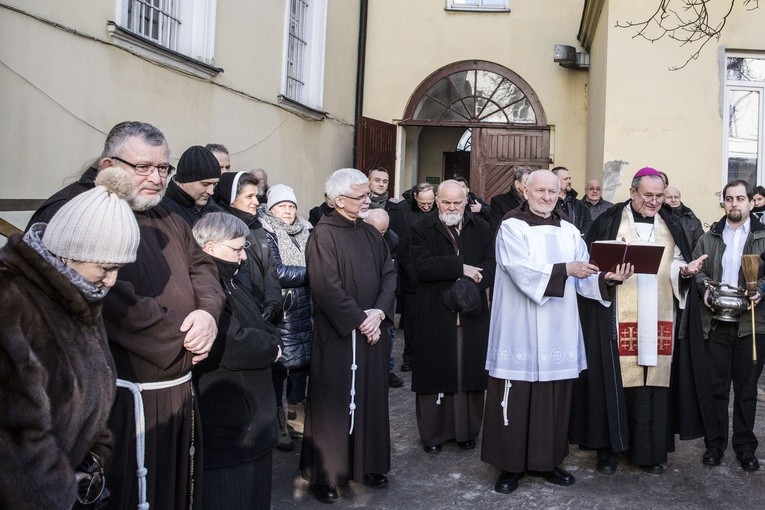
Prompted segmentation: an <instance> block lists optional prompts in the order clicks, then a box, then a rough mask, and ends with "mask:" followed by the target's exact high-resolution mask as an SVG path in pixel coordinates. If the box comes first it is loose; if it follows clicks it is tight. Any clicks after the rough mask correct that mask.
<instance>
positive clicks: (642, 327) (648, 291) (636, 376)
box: [616, 206, 675, 388]
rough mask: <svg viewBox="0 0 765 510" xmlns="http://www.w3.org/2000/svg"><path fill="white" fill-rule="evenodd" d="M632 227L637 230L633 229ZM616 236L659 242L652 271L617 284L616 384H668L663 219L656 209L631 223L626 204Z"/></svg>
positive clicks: (667, 264)
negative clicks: (618, 377) (650, 219)
mask: <svg viewBox="0 0 765 510" xmlns="http://www.w3.org/2000/svg"><path fill="white" fill-rule="evenodd" d="M638 230H640V231H641V232H642V235H640V236H639V235H638ZM616 238H617V239H624V240H625V241H627V242H630V241H641V242H645V241H652V242H655V243H656V244H660V245H663V246H664V253H663V255H662V258H661V264H660V265H659V271H658V273H657V274H656V275H652V274H639V275H634V276H633V277H632V278H630V279H628V280H627V281H625V282H624V283H623V284H622V285H620V286H619V288H618V290H617V301H616V302H617V311H618V312H617V313H618V329H619V360H620V365H621V372H622V384H623V386H624V387H625V388H631V387H636V386H662V387H668V386H669V379H670V371H671V368H672V346H673V338H672V337H673V332H674V322H673V319H674V301H673V296H674V295H673V292H672V282H671V279H670V268H671V267H672V261H673V259H674V253H675V241H674V239H673V238H672V234H671V232H670V231H669V228H668V227H667V224H666V223H665V222H664V220H662V219H661V217H660V216H659V215H658V214H657V215H656V216H655V217H654V223H653V225H650V224H647V223H643V224H638V225H637V226H636V225H635V222H634V220H633V219H632V210H631V209H630V207H629V206H627V207H625V208H624V210H623V211H622V219H621V223H620V224H619V232H618V233H617V237H616Z"/></svg>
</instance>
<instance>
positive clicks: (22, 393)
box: [0, 168, 140, 509]
mask: <svg viewBox="0 0 765 510" xmlns="http://www.w3.org/2000/svg"><path fill="white" fill-rule="evenodd" d="M95 184H96V186H95V188H93V189H91V190H90V191H86V192H85V193H82V194H80V195H78V196H76V197H74V198H73V199H71V200H70V201H69V202H67V203H66V204H65V205H64V206H63V207H62V208H61V209H59V210H58V212H56V214H55V215H54V216H53V218H51V220H50V222H48V223H47V224H45V223H34V224H33V225H31V227H30V229H29V231H28V232H27V233H26V234H17V235H14V236H12V237H11V238H9V239H8V244H7V245H6V246H5V247H4V248H3V249H2V251H0V289H2V292H0V317H2V321H3V325H2V328H0V410H2V411H0V473H2V476H1V477H0V508H46V509H69V508H72V506H73V505H74V504H75V503H79V504H82V505H97V504H100V503H102V502H103V501H104V500H105V498H106V496H107V495H108V491H107V490H105V489H104V485H105V484H104V478H103V465H104V461H105V460H106V458H107V457H108V455H109V453H110V451H111V444H110V440H111V435H110V433H109V430H108V429H107V419H108V417H109V412H110V410H111V407H112V403H113V401H114V393H115V380H116V379H115V372H114V363H113V362H112V358H111V354H110V353H109V346H108V344H107V338H106V331H105V329H104V325H103V319H102V316H101V302H102V300H103V298H104V296H106V293H107V292H108V291H109V288H110V287H111V286H112V285H114V283H115V281H116V279H117V271H118V270H119V268H120V267H121V266H122V265H124V264H127V263H130V262H133V261H135V259H136V252H137V251H138V244H139V239H140V234H139V231H138V224H137V223H136V220H135V216H134V214H133V211H132V210H131V209H130V206H129V205H128V203H127V202H126V201H125V199H126V198H127V197H129V196H130V193H131V191H132V186H133V181H132V179H131V177H130V176H129V175H128V174H127V173H125V171H124V170H121V169H118V168H107V169H104V170H102V171H101V172H100V173H99V174H98V177H97V178H96V181H95ZM93 507H94V508H95V506H93Z"/></svg>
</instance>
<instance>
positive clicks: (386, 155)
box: [354, 117, 396, 196]
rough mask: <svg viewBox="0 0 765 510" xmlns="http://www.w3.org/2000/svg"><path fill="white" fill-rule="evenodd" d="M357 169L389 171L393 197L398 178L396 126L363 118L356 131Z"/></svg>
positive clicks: (390, 190) (389, 183) (389, 190)
mask: <svg viewBox="0 0 765 510" xmlns="http://www.w3.org/2000/svg"><path fill="white" fill-rule="evenodd" d="M354 165H355V166H356V168H358V169H359V170H361V171H362V172H364V173H365V174H366V173H368V172H369V171H370V170H373V169H375V168H384V169H386V170H387V171H388V176H389V178H390V181H389V182H388V193H389V194H390V195H391V196H393V189H394V185H395V182H394V181H395V177H396V171H395V170H396V126H395V124H388V123H387V122H383V121H381V120H376V119H370V118H369V117H361V121H360V122H359V126H358V128H357V130H356V161H355V162H354Z"/></svg>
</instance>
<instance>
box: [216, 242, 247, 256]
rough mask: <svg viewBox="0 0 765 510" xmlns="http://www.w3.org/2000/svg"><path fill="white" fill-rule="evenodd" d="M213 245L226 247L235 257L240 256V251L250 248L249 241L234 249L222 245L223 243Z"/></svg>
mask: <svg viewBox="0 0 765 510" xmlns="http://www.w3.org/2000/svg"><path fill="white" fill-rule="evenodd" d="M215 244H219V245H221V246H225V247H226V248H228V249H229V250H231V251H235V252H236V254H237V255H241V253H242V250H246V249H247V248H249V247H250V241H245V242H244V245H243V246H242V247H241V248H234V247H232V246H229V245H227V244H224V243H215Z"/></svg>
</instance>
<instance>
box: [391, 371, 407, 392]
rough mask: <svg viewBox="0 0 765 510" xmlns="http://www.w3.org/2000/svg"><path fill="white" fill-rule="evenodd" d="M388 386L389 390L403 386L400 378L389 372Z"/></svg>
mask: <svg viewBox="0 0 765 510" xmlns="http://www.w3.org/2000/svg"><path fill="white" fill-rule="evenodd" d="M388 385H389V386H390V387H391V388H400V387H402V386H403V385H404V380H403V379H402V378H400V377H399V376H397V375H396V374H394V373H393V372H391V373H390V374H388Z"/></svg>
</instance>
